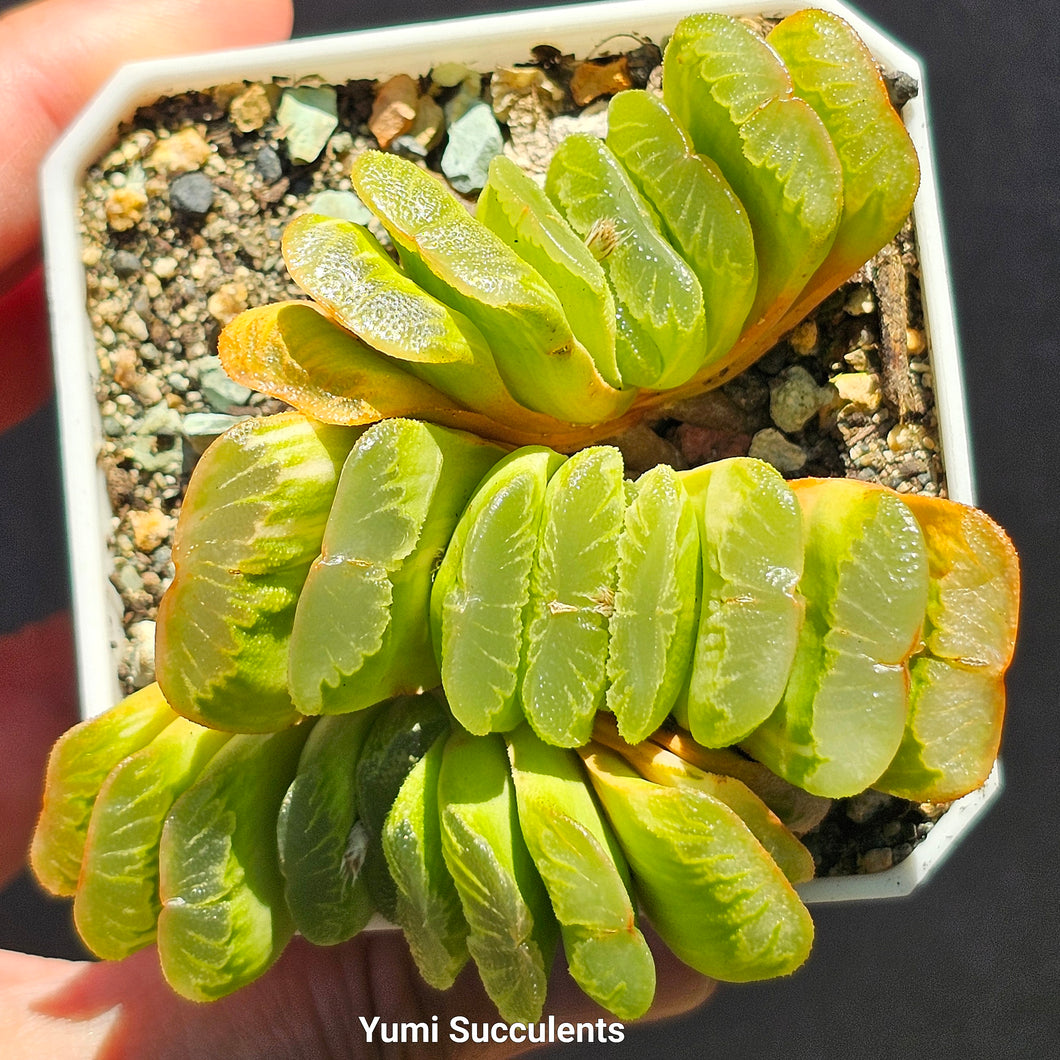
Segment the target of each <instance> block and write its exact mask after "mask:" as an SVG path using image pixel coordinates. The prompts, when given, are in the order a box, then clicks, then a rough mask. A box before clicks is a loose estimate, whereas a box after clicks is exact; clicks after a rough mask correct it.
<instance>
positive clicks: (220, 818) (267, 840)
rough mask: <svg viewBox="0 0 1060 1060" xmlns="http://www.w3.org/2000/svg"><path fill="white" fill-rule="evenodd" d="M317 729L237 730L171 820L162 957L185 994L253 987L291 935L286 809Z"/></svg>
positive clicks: (203, 996)
mask: <svg viewBox="0 0 1060 1060" xmlns="http://www.w3.org/2000/svg"><path fill="white" fill-rule="evenodd" d="M310 728H311V726H310V725H309V724H308V723H307V724H303V725H297V726H294V727H293V728H289V729H283V730H281V731H280V732H277V733H269V734H256V733H255V734H247V735H243V734H240V735H236V736H233V737H232V738H231V739H230V740H229V741H228V743H226V744H225V745H224V747H223V748H221V750H220V751H219V752H218V753H217V754H216V755H214V757H213V758H212V759H211V761H210V763H209V765H208V766H207V767H206V769H205V770H204V771H203V772H202V773H201V774H200V776H199V778H198V780H196V781H195V783H194V784H193V785H192V786H191V787H190V788H188V790H187V791H185V792H184V794H183V795H181V796H180V798H179V799H177V801H176V802H175V803H174V804H173V808H172V810H171V811H170V813H169V816H168V817H167V818H166V823H165V827H164V828H163V830H162V842H161V845H160V847H159V870H160V887H159V893H160V895H161V899H162V912H161V914H160V915H159V918H158V955H159V958H160V960H161V962H162V972H163V974H164V975H165V977H166V979H167V981H168V982H169V984H170V986H172V987H173V989H174V990H176V991H177V993H178V994H180V995H182V996H183V997H187V998H190V999H191V1000H193V1001H212V1000H215V999H216V998H219V997H224V996H225V995H226V994H230V993H231V992H232V991H233V990H237V989H239V987H241V986H245V985H246V984H247V983H250V982H252V981H253V980H254V979H256V978H258V976H260V975H261V974H262V973H263V972H264V971H265V970H266V969H267V968H268V967H269V966H270V965H271V964H272V963H273V962H274V961H275V960H276V959H277V958H278V957H279V956H280V954H281V953H282V952H283V950H284V947H285V946H286V945H287V942H288V940H289V939H290V937H291V934H292V932H293V930H294V925H293V923H292V921H291V915H290V913H289V912H288V911H287V905H286V903H285V902H284V897H283V877H282V875H281V873H280V864H279V854H278V852H277V848H276V817H277V814H278V813H279V810H280V803H281V802H282V800H283V796H284V793H285V792H286V791H287V788H288V787H289V786H290V783H291V780H292V778H293V777H294V774H295V770H296V768H297V765H298V756H299V753H300V752H301V750H302V745H303V743H304V742H305V739H306V736H307V735H308V734H309V730H310Z"/></svg>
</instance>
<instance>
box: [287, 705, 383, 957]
mask: <svg viewBox="0 0 1060 1060" xmlns="http://www.w3.org/2000/svg"><path fill="white" fill-rule="evenodd" d="M377 710H378V708H376V709H374V710H365V711H360V712H358V713H356V714H344V715H341V716H339V717H331V718H321V719H320V720H319V721H318V722H317V723H316V725H315V726H314V728H313V731H312V732H311V733H310V734H309V739H308V740H307V741H306V744H305V747H303V748H302V754H301V756H300V757H299V759H298V770H297V772H296V773H295V777H294V780H292V781H291V786H290V787H289V788H288V789H287V794H286V795H285V796H284V798H283V803H282V805H281V806H280V812H279V816H278V818H277V821H276V840H277V846H278V848H279V852H280V870H281V872H282V873H283V877H284V898H285V900H286V902H287V908H288V909H289V910H290V911H291V916H292V917H293V918H294V924H295V928H296V930H297V931H298V932H300V933H301V934H302V935H303V936H305V938H307V939H308V940H309V941H310V942H312V943H315V944H316V945H318V946H331V945H334V944H335V943H337V942H344V941H345V940H346V939H349V938H353V936H354V935H356V934H357V933H358V932H359V931H360V930H361V929H362V928H363V927H364V926H365V925H366V924H367V923H368V921H369V920H370V919H371V916H372V913H373V912H374V911H375V907H374V905H373V904H372V900H371V898H370V897H369V895H368V888H367V885H366V884H365V882H364V879H363V878H362V877H361V874H360V863H361V861H362V859H363V857H364V846H365V843H366V839H367V836H366V834H365V832H364V830H363V829H358V827H357V822H358V820H359V817H358V807H357V795H356V788H355V778H356V767H357V761H358V759H359V758H360V755H361V749H362V747H363V746H364V742H365V738H366V736H367V735H368V730H369V728H371V725H372V723H373V722H374V721H375V719H376V716H377ZM362 837H363V838H362Z"/></svg>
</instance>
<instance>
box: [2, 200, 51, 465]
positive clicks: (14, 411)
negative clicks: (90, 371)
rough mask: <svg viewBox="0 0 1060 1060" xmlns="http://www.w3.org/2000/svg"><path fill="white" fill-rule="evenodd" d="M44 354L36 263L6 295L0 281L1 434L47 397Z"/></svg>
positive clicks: (48, 377)
mask: <svg viewBox="0 0 1060 1060" xmlns="http://www.w3.org/2000/svg"><path fill="white" fill-rule="evenodd" d="M0 209H2V207H0ZM0 253H2V251H0ZM47 353H48V319H47V313H46V311H45V302H44V281H43V277H42V275H41V269H40V267H39V266H38V267H36V268H33V269H31V270H30V271H29V272H28V273H27V274H26V275H25V276H23V277H22V278H21V280H19V282H18V283H15V284H14V285H13V287H12V289H11V290H10V291H8V292H7V293H6V294H5V293H4V288H3V286H2V281H0V434H3V432H4V431H6V430H7V429H8V428H10V427H13V426H14V425H15V424H16V423H21V422H22V420H24V419H26V417H27V416H30V415H32V414H33V413H34V412H36V411H37V410H38V409H39V408H40V407H41V406H42V405H43V404H44V402H45V401H47V400H48V397H49V396H50V394H51V390H52V374H51V364H50V362H49V360H48V356H47ZM5 470H6V469H5Z"/></svg>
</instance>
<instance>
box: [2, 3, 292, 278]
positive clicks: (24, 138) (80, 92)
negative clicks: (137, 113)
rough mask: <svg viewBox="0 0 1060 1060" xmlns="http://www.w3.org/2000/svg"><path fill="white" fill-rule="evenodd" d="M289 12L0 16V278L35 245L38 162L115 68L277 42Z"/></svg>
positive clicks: (66, 7) (200, 8) (245, 7)
mask: <svg viewBox="0 0 1060 1060" xmlns="http://www.w3.org/2000/svg"><path fill="white" fill-rule="evenodd" d="M248 16H249V17H248ZM292 18H293V15H292V8H291V0H255V3H254V4H253V5H250V4H247V3H246V0H93V2H92V3H91V4H86V3H85V2H84V0H36V2H34V3H30V4H26V5H24V6H22V7H17V8H14V9H13V10H11V11H8V12H6V13H5V14H3V15H0V187H3V188H4V189H5V192H4V195H3V196H2V197H0V278H3V277H5V274H6V273H7V272H8V270H9V269H11V268H12V266H13V265H14V264H15V263H17V262H19V261H20V260H21V259H25V258H26V257H27V256H28V255H30V254H31V253H32V252H33V249H34V246H35V244H36V242H37V238H38V231H39V215H38V208H37V169H38V167H39V166H40V163H41V159H42V158H43V157H44V154H45V152H46V151H47V149H48V147H49V146H50V145H51V143H52V141H53V140H54V139H55V137H56V136H57V135H58V133H59V132H60V131H61V130H62V129H63V128H64V127H65V126H66V125H67V124H68V123H69V122H70V120H71V119H72V118H73V117H74V115H76V114H77V112H78V111H79V110H80V109H81V108H82V107H83V106H84V105H85V103H86V102H87V101H88V100H89V98H90V97H91V96H92V94H93V93H94V92H95V91H96V89H98V88H99V87H100V85H102V83H103V82H104V81H105V80H106V79H107V77H108V76H109V75H110V74H111V73H112V72H113V71H114V70H115V69H116V68H117V67H118V66H120V65H121V64H122V63H125V62H130V61H132V60H135V59H147V58H152V57H154V56H160V55H179V54H181V53H186V52H194V51H209V50H211V49H215V48H225V47H236V46H240V45H249V44H260V43H263V42H266V41H272V40H277V39H279V38H282V37H286V36H287V35H288V34H289V33H290V31H291V23H292ZM9 278H10V277H9ZM3 286H7V284H6V283H0V289H2V287H3Z"/></svg>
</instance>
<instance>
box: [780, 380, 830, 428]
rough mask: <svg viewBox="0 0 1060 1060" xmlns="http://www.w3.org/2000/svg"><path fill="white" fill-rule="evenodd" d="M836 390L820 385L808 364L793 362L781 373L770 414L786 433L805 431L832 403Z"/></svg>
mask: <svg viewBox="0 0 1060 1060" xmlns="http://www.w3.org/2000/svg"><path fill="white" fill-rule="evenodd" d="M834 398H835V391H834V390H832V389H831V388H830V387H823V386H818V385H817V380H816V379H814V377H813V376H812V375H810V373H809V372H807V371H806V369H805V368H802V367H800V366H799V365H793V366H792V367H790V368H785V369H784V371H783V372H781V373H780V375H778V376H777V380H776V385H775V386H774V387H773V388H772V390H771V391H770V395H769V416H770V418H771V419H772V420H773V422H774V423H775V424H776V425H777V427H779V428H780V430H782V431H784V432H785V433H788V434H791V433H794V432H795V431H801V430H802V429H803V427H805V426H806V424H807V422H808V421H809V420H810V419H811V418H812V417H813V416H814V415H816V413H817V412H818V411H819V410H820V409H822V408H825V407H826V406H828V405H831V404H832V401H833V400H834Z"/></svg>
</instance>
